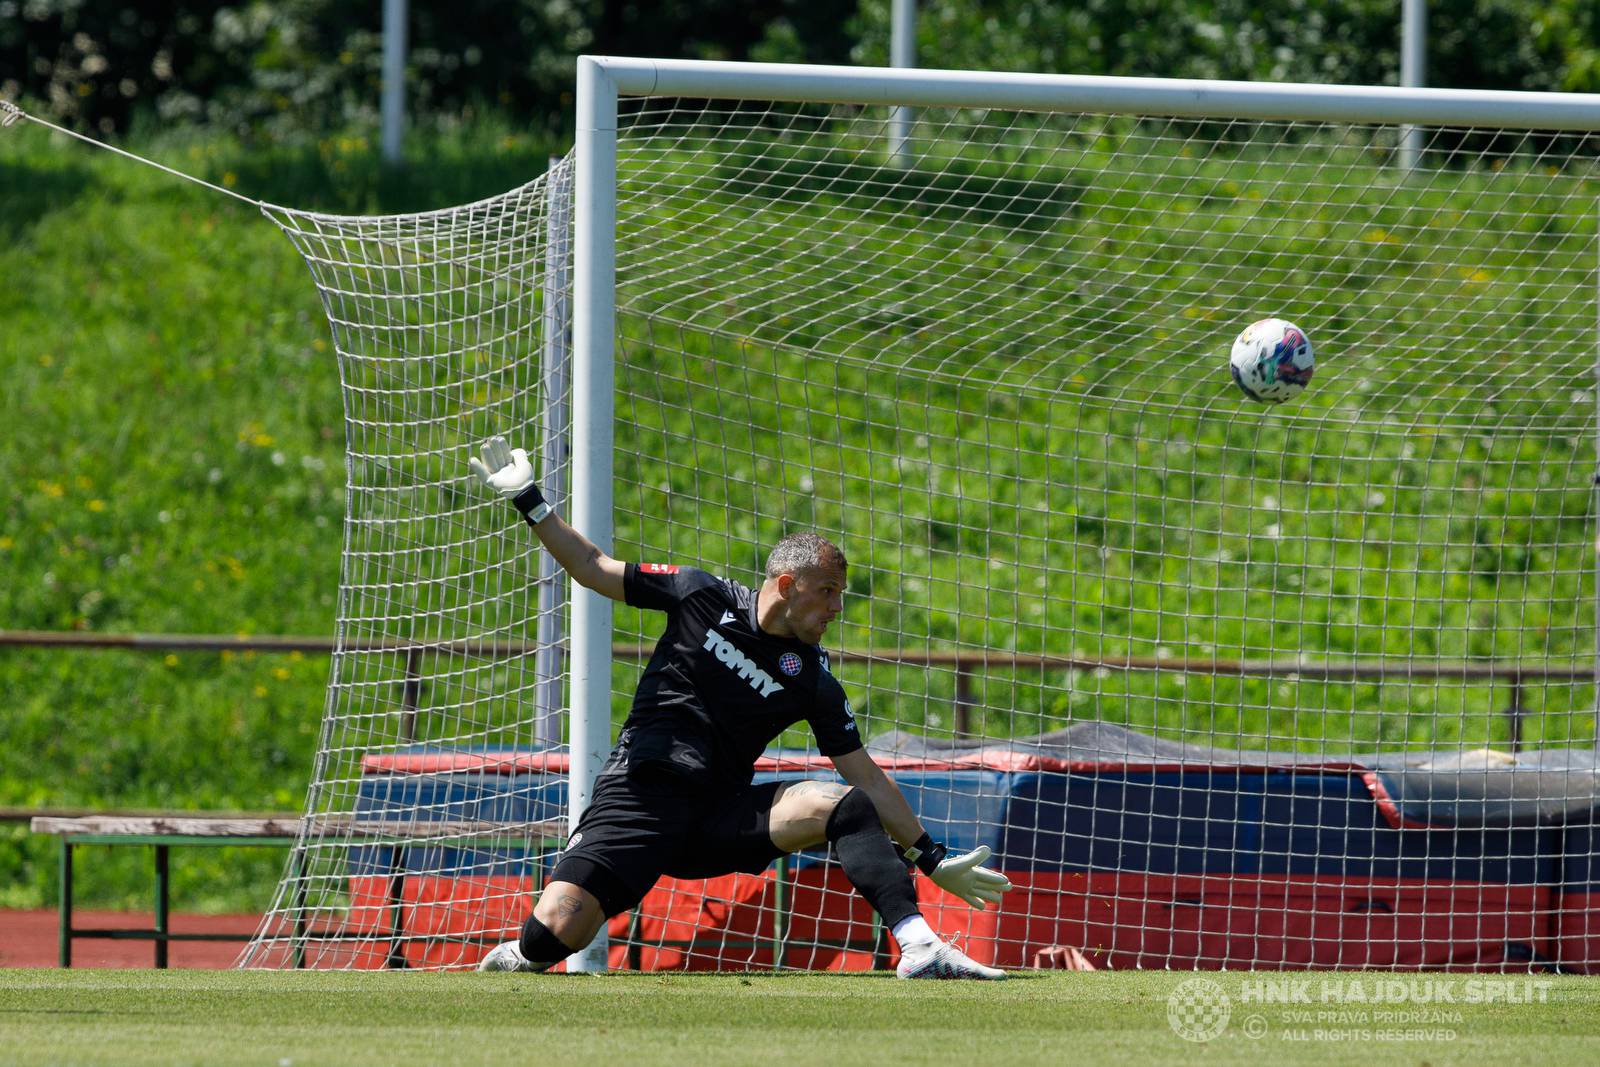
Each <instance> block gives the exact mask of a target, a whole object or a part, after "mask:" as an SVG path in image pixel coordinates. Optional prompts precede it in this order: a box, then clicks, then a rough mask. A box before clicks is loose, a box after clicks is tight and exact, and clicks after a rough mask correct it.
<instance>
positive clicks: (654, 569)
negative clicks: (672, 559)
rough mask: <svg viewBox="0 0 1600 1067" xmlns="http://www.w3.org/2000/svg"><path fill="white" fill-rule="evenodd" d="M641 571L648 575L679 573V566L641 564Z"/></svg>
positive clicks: (674, 564)
mask: <svg viewBox="0 0 1600 1067" xmlns="http://www.w3.org/2000/svg"><path fill="white" fill-rule="evenodd" d="M639 569H640V570H642V571H644V572H645V573H646V574H677V573H678V565H677V564H676V563H641V564H639Z"/></svg>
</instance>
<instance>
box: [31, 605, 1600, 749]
mask: <svg viewBox="0 0 1600 1067" xmlns="http://www.w3.org/2000/svg"><path fill="white" fill-rule="evenodd" d="M6 646H14V647H15V646H32V647H39V648H63V649H64V648H83V649H89V648H100V649H106V648H110V649H129V650H135V651H146V652H268V653H284V652H309V653H315V654H319V655H331V654H333V653H334V652H335V651H344V652H392V653H394V654H395V655H397V656H404V657H405V677H404V679H403V680H402V682H401V683H400V684H401V693H400V703H401V709H402V711H403V712H406V713H410V715H411V716H412V717H413V721H414V716H415V713H416V711H417V709H418V707H419V705H420V700H421V695H422V684H423V681H424V677H423V674H422V658H423V656H424V655H426V654H428V653H434V654H439V653H443V654H446V655H458V656H481V657H485V658H492V659H509V658H512V657H516V656H525V655H532V654H533V652H534V650H535V648H536V646H535V644H534V643H533V642H531V641H504V640H496V641H410V640H401V639H399V638H363V637H350V638H346V639H345V640H344V641H343V642H342V643H339V642H336V641H335V639H334V638H332V637H308V636H286V635H279V634H256V635H249V636H242V635H229V634H141V633H124V634H111V633H94V632H88V631H71V630H0V648H3V647H6ZM653 651H654V646H652V645H643V644H633V643H622V642H619V643H615V644H613V645H612V646H611V654H612V655H613V656H615V657H617V658H618V659H625V660H630V661H635V662H637V661H642V660H646V659H649V658H650V655H651V653H652V652H653ZM830 656H831V657H832V658H833V660H834V661H835V662H837V663H841V664H851V665H863V664H865V665H875V666H897V667H914V668H922V669H926V668H930V667H937V668H946V669H949V670H951V671H953V672H954V675H955V697H954V704H953V707H952V719H953V722H954V726H955V732H956V734H957V735H958V736H970V730H971V721H972V712H973V710H974V709H975V708H976V707H977V706H978V705H977V698H976V696H975V695H974V683H975V680H976V678H977V676H978V675H980V674H983V673H986V672H988V671H994V670H1006V671H1028V672H1034V673H1038V674H1044V673H1047V672H1050V671H1064V670H1081V671H1118V672H1131V671H1176V672H1179V673H1184V674H1209V675H1218V676H1232V677H1251V678H1281V679H1284V680H1290V681H1312V682H1339V681H1357V680H1362V679H1370V680H1373V681H1393V680H1396V679H1400V678H1404V679H1408V680H1432V681H1457V682H1480V683H1484V684H1490V685H1504V686H1507V687H1508V689H1509V699H1508V701H1507V704H1506V707H1505V710H1504V714H1505V717H1506V721H1507V726H1508V732H1509V744H1510V747H1511V750H1512V751H1513V752H1515V751H1517V749H1518V748H1519V747H1520V746H1521V744H1522V723H1523V719H1524V717H1525V715H1526V708H1525V703H1524V702H1525V697H1526V688H1527V686H1528V685H1529V684H1533V683H1540V682H1546V683H1547V682H1551V681H1555V682H1563V681H1564V682H1581V683H1593V682H1594V681H1595V679H1596V667H1595V665H1594V664H1593V663H1582V664H1577V663H1537V662H1529V661H1525V660H1411V659H1394V658H1383V657H1373V658H1363V659H1349V660H1312V659H1306V658H1303V657H1288V658H1282V657H1280V658H1272V659H1237V660H1228V659H1215V658H1204V659H1199V658H1178V657H1161V656H1044V655H1028V654H1023V653H1015V652H1001V651H996V650H992V649H973V650H950V651H919V650H917V649H901V648H874V649H842V650H838V651H832V652H830Z"/></svg>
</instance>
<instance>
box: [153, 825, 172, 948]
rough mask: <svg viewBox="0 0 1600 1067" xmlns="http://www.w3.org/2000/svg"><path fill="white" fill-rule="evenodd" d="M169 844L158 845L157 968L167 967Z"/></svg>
mask: <svg viewBox="0 0 1600 1067" xmlns="http://www.w3.org/2000/svg"><path fill="white" fill-rule="evenodd" d="M168 859H169V857H168V855H167V846H166V845H157V846H156V970H158V971H164V970H166V969H167V933H168V930H167V917H168V914H167V904H168V896H169V889H170V885H169V881H168V877H167V873H168V869H167V862H168Z"/></svg>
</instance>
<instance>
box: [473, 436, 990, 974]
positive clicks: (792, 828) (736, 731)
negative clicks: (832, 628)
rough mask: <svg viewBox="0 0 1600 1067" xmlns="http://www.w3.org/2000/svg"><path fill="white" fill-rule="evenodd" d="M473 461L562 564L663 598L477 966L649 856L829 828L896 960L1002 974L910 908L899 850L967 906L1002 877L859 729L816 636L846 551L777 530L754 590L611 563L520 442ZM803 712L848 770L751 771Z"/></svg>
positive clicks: (563, 931) (540, 956) (621, 882)
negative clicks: (542, 852) (609, 735)
mask: <svg viewBox="0 0 1600 1067" xmlns="http://www.w3.org/2000/svg"><path fill="white" fill-rule="evenodd" d="M471 462H472V467H473V469H474V470H475V471H476V472H477V473H478V475H479V476H480V477H481V478H483V480H484V481H485V482H486V483H488V485H490V486H491V487H492V488H494V489H495V490H497V491H498V492H500V493H501V494H502V495H504V496H506V497H508V498H509V499H510V500H511V503H513V504H514V505H516V508H517V510H518V511H520V512H521V513H522V515H523V517H524V518H525V519H526V520H527V522H528V524H529V525H530V526H532V527H533V531H534V533H535V534H536V535H538V538H539V540H540V541H541V542H543V544H544V547H545V549H546V550H547V551H549V553H550V554H551V555H552V556H554V557H555V559H556V561H557V562H559V563H560V564H561V566H562V567H563V568H565V569H566V571H567V573H568V574H569V575H571V576H572V578H573V580H574V581H576V582H578V583H579V584H580V585H583V586H585V587H586V588H589V589H592V590H594V591H595V592H597V593H600V594H602V595H604V596H608V597H610V598H611V599H613V600H620V601H622V602H623V603H626V604H630V605H633V606H634V607H641V608H654V609H656V610H658V611H664V612H666V613H667V628H666V632H665V633H664V634H663V635H662V636H661V640H660V641H659V642H658V643H657V645H656V648H655V653H654V654H653V655H652V656H651V658H650V663H649V665H648V666H647V667H646V668H645V672H644V675H643V677H641V678H640V680H639V687H638V690H637V691H636V693H635V695H634V701H633V709H632V711H631V712H630V713H629V715H628V719H627V721H626V722H625V723H624V724H623V727H622V731H621V733H620V735H619V736H618V738H617V744H616V747H615V748H614V749H613V750H612V752H611V756H610V758H609V759H607V761H606V763H605V765H604V767H602V769H601V771H600V775H599V777H598V779H597V780H596V782H595V789H594V797H593V800H592V801H591V803H590V805H589V807H588V808H587V809H586V810H585V811H584V813H583V817H582V818H581V819H580V820H579V822H578V826H577V829H576V830H575V831H574V832H573V834H572V836H571V838H570V839H568V841H567V847H566V849H565V850H564V851H563V852H562V853H561V857H560V859H559V860H558V861H557V863H556V866H555V869H554V870H553V871H551V873H550V881H549V883H548V884H547V885H546V886H545V890H544V892H543V894H541V895H540V897H539V900H538V903H537V904H536V905H535V907H534V909H533V914H532V915H531V916H530V917H529V918H528V921H527V924H526V925H525V926H524V927H523V930H522V937H521V938H520V939H518V940H516V941H507V942H505V943H504V944H502V945H499V946H497V947H496V948H494V949H493V950H491V951H490V952H489V954H488V955H487V956H485V957H484V959H483V962H482V963H480V964H479V965H478V969H479V970H485V971H542V970H545V969H547V968H549V967H551V966H553V965H554V964H556V963H559V962H560V961H561V960H563V959H565V958H566V957H568V956H570V955H571V954H573V953H574V952H577V951H579V950H580V949H582V948H583V947H584V946H585V945H587V944H588V943H589V942H590V941H591V940H592V939H593V938H594V936H595V934H596V933H598V932H599V930H600V928H601V926H602V925H603V924H604V923H605V921H606V919H607V918H609V917H611V916H613V915H618V914H621V913H622V912H626V911H629V910H630V909H632V908H634V907H635V906H637V905H638V903H639V902H640V901H641V900H643V899H644V896H645V894H646V893H647V892H649V891H650V887H651V886H652V885H654V884H655V882H656V879H658V878H659V877H661V876H662V875H663V874H665V875H671V876H673V877H676V878H712V877H716V876H718V875H723V874H731V873H733V872H736V871H742V872H745V873H749V874H759V873H760V872H762V871H764V870H766V869H767V867H768V865H769V864H771V862H772V861H773V860H774V859H776V858H777V857H778V856H780V855H783V854H785V853H789V852H795V851H798V850H800V849H804V848H811V847H814V846H818V845H821V844H823V843H824V842H827V843H830V844H831V845H832V846H833V849H834V851H835V852H836V853H837V855H838V857H839V862H840V864H841V865H842V866H843V868H844V873H845V876H846V877H847V878H849V879H850V884H851V885H853V886H855V888H856V890H857V891H858V892H859V893H860V894H861V895H862V896H863V897H864V898H866V900H867V902H868V903H869V904H871V905H872V907H873V909H874V910H875V911H877V913H878V915H879V916H880V917H881V918H882V919H883V922H884V925H886V926H887V927H888V928H889V930H890V932H891V933H892V934H893V935H894V938H895V941H896V942H897V943H898V944H899V946H900V964H899V967H898V969H897V972H896V973H897V974H898V975H899V976H900V977H901V978H1004V977H1005V972H1004V971H1000V970H996V969H995V968H992V967H986V966H984V965H982V964H980V963H977V962H976V961H974V960H972V959H970V958H968V957H967V956H966V954H965V953H963V952H961V951H960V950H958V949H957V948H955V947H954V946H953V945H949V944H946V943H944V942H943V941H941V940H940V939H939V938H938V936H937V935H936V934H935V933H934V932H933V930H932V928H931V927H929V925H928V923H927V921H926V920H925V919H923V917H922V915H921V913H920V912H918V910H917V901H916V894H915V892H914V890H913V889H912V885H911V875H910V872H909V869H908V866H907V865H908V864H913V865H915V866H916V867H917V868H918V869H920V870H921V871H922V872H923V873H924V874H926V875H927V876H928V877H930V878H932V879H933V880H934V882H935V883H936V884H937V885H939V886H941V887H942V888H944V889H945V890H946V891H947V892H950V893H953V894H954V895H956V896H958V897H960V898H961V899H963V900H965V901H966V902H967V903H968V904H970V905H972V906H973V907H974V908H979V909H981V908H983V907H984V905H985V904H993V903H996V902H998V901H999V899H1000V894H1001V893H1003V892H1005V891H1006V890H1007V889H1010V888H1011V883H1010V882H1009V881H1007V880H1006V878H1005V876H1004V875H1002V874H999V873H997V872H995V871H992V870H989V869H988V868H986V867H984V866H982V863H983V862H984V861H985V860H986V859H988V857H989V850H988V848H987V847H980V848H978V849H977V850H975V851H973V852H968V853H966V854H964V855H960V856H952V855H948V854H947V852H946V850H945V847H944V846H943V845H940V844H936V843H935V842H934V841H933V839H932V838H931V837H930V836H929V835H928V833H927V832H926V831H925V830H923V828H922V825H921V823H919V822H918V821H917V817H916V815H915V814H914V813H913V812H912V810H911V806H910V805H909V804H907V803H906V799H905V797H904V796H903V795H902V794H901V792H900V789H899V787H898V786H896V785H895V784H894V783H893V782H892V781H890V779H889V778H888V776H887V775H885V774H884V773H883V771H882V770H881V769H879V767H878V765H877V764H876V763H874V762H873V761H872V759H871V757H869V756H868V755H867V753H866V750H865V749H863V748H862V747H861V738H860V736H859V735H858V733H857V731H856V724H855V720H854V718H853V717H852V716H851V713H850V703H849V701H848V700H846V699H845V695H844V689H843V688H842V687H841V686H840V685H839V683H838V681H836V680H835V679H834V677H833V675H832V674H830V673H829V672H828V657H827V654H826V653H825V652H823V651H822V649H820V648H818V647H817V645H818V642H820V641H821V640H822V635H823V633H824V631H826V630H827V628H828V624H829V623H831V622H832V621H833V619H834V618H835V617H836V616H837V615H838V614H839V613H840V611H842V610H843V608H844V584H845V567H846V564H845V558H844V553H842V552H841V551H840V550H839V549H838V548H837V547H836V546H834V545H833V544H831V543H830V542H828V541H826V540H824V539H823V538H821V537H818V536H816V535H815V534H793V535H790V536H788V537H785V538H783V540H781V541H779V542H778V544H777V545H776V546H775V547H774V548H773V550H772V554H771V556H770V558H769V559H768V561H767V573H766V580H765V581H764V582H763V583H762V585H761V588H760V590H758V591H755V592H752V591H751V590H749V589H746V588H745V587H744V586H742V585H739V584H738V583H737V582H730V581H726V580H723V579H721V578H716V577H713V576H712V575H710V574H707V573H706V572H704V571H701V570H696V569H694V568H691V567H682V568H680V567H676V566H667V565H661V564H636V563H621V562H619V561H617V560H615V559H612V558H611V557H610V556H607V555H606V554H605V553H603V552H601V551H600V549H598V548H597V547H595V545H594V544H593V543H592V542H590V541H589V539H588V538H586V537H584V536H583V535H582V534H581V533H579V532H578V531H577V530H574V529H573V528H572V527H571V526H569V525H567V523H566V522H564V521H562V519H561V518H560V517H559V516H557V515H555V514H553V513H552V512H551V510H550V508H549V506H548V505H547V504H546V503H545V501H544V497H543V496H542V495H541V494H540V492H539V488H538V486H536V485H535V484H534V480H533V467H532V465H531V464H530V463H529V462H528V456H527V453H526V452H524V451H523V450H521V449H512V448H510V447H509V446H508V445H507V443H506V441H505V439H504V438H500V437H495V438H491V439H490V440H489V441H487V442H485V444H484V446H483V459H482V460H481V461H480V460H478V459H473V460H472V461H471ZM801 719H805V720H806V721H807V722H808V723H809V724H810V726H811V729H812V732H813V733H814V734H815V735H816V738H817V747H818V750H819V751H821V753H822V754H823V755H825V756H827V757H828V758H829V759H831V760H832V761H833V765H834V768H835V769H836V770H838V772H839V775H840V776H841V777H842V778H843V779H844V780H845V781H846V782H848V783H849V785H848V786H846V785H839V784H838V783H835V782H823V781H803V782H769V783H766V784H764V785H752V784H751V779H752V777H753V774H754V767H755V761H756V759H757V758H758V757H759V756H760V755H761V753H762V752H763V751H764V750H765V749H766V747H767V745H768V744H769V743H771V741H772V740H773V739H774V738H776V737H777V736H778V735H779V734H781V733H783V731H784V730H786V729H788V728H789V727H790V726H791V725H793V724H794V723H796V722H799V721H800V720H801ZM886 828H887V832H885V830H886ZM891 837H893V841H891V840H890V838H891ZM896 842H898V847H896Z"/></svg>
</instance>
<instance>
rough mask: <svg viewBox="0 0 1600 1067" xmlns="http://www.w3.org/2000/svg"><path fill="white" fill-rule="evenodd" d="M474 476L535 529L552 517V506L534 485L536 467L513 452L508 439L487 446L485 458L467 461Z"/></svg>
mask: <svg viewBox="0 0 1600 1067" xmlns="http://www.w3.org/2000/svg"><path fill="white" fill-rule="evenodd" d="M467 464H468V465H469V466H471V467H472V470H473V473H475V474H476V475H477V476H478V477H479V478H482V479H483V484H484V485H487V486H488V487H489V488H490V489H493V490H494V491H495V492H497V493H499V494H500V495H501V496H503V497H508V498H509V499H510V500H511V503H512V504H514V505H516V509H517V510H518V511H520V512H522V517H523V518H525V519H527V520H528V525H529V526H532V525H534V524H535V523H537V522H538V521H539V520H541V519H543V518H544V517H545V516H546V515H548V514H550V505H549V504H547V503H545V499H544V494H543V493H541V492H539V487H538V486H537V485H535V484H534V481H533V464H532V463H531V462H530V461H529V460H528V453H527V452H526V451H525V450H523V449H520V448H512V447H511V446H510V445H509V444H507V443H506V439H505V438H504V437H500V436H495V437H491V438H489V439H488V440H487V441H485V442H484V443H483V458H482V459H479V458H477V457H476V456H473V457H471V458H469V459H468V460H467Z"/></svg>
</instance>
